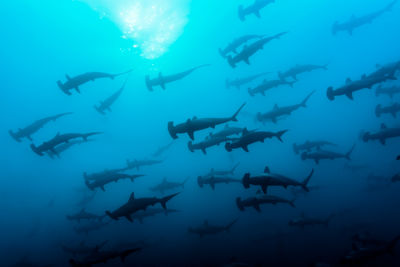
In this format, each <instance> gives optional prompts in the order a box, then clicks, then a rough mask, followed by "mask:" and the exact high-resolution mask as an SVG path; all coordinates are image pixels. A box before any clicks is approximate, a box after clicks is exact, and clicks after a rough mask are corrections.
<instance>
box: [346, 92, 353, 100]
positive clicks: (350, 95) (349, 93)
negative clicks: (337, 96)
mask: <svg viewBox="0 0 400 267" xmlns="http://www.w3.org/2000/svg"><path fill="white" fill-rule="evenodd" d="M346 96H347V97H348V98H349V99H351V100H354V98H353V94H352V92H347V93H346Z"/></svg>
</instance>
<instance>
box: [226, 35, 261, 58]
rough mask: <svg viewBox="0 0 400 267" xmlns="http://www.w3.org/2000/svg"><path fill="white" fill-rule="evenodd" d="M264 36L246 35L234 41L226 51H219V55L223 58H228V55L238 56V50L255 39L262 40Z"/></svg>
mask: <svg viewBox="0 0 400 267" xmlns="http://www.w3.org/2000/svg"><path fill="white" fill-rule="evenodd" d="M262 37H264V35H257V34H246V35H243V36H240V37H238V38H236V39H234V40H233V41H232V42H231V43H230V44H228V45H227V46H226V47H225V48H224V49H221V48H220V49H218V52H219V54H220V55H221V57H223V58H226V55H227V54H229V53H235V54H237V48H238V47H240V46H241V45H243V44H245V43H247V42H248V41H250V40H253V39H261V38H262Z"/></svg>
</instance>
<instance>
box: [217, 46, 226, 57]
mask: <svg viewBox="0 0 400 267" xmlns="http://www.w3.org/2000/svg"><path fill="white" fill-rule="evenodd" d="M218 52H219V54H220V55H221V57H223V58H226V55H225V54H224V51H222V49H221V48H218Z"/></svg>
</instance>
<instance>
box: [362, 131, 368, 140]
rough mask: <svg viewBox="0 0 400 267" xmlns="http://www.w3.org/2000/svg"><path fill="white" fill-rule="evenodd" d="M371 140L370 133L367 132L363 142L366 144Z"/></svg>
mask: <svg viewBox="0 0 400 267" xmlns="http://www.w3.org/2000/svg"><path fill="white" fill-rule="evenodd" d="M369 138H370V133H369V132H365V133H364V134H363V135H362V140H363V141H364V142H365V143H366V142H368V141H369Z"/></svg>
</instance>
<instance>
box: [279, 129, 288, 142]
mask: <svg viewBox="0 0 400 267" xmlns="http://www.w3.org/2000/svg"><path fill="white" fill-rule="evenodd" d="M287 131H288V130H283V131H279V132H277V133H276V138H278V140H279V141H281V142H283V140H282V135H284V134H285V133H286V132H287Z"/></svg>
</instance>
